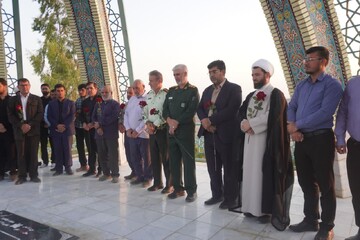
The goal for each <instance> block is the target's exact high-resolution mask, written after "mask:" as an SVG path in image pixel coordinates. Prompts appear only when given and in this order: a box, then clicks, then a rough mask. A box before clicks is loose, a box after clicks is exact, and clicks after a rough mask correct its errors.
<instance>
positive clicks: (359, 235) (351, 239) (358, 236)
mask: <svg viewBox="0 0 360 240" xmlns="http://www.w3.org/2000/svg"><path fill="white" fill-rule="evenodd" d="M345 240H360V229H359V231H358V233H357V234H356V235H354V236H352V237H348V238H345Z"/></svg>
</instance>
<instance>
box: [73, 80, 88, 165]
mask: <svg viewBox="0 0 360 240" xmlns="http://www.w3.org/2000/svg"><path fill="white" fill-rule="evenodd" d="M78 93H79V97H78V99H76V101H75V107H76V114H75V116H76V117H75V138H76V149H77V151H78V154H79V162H80V167H79V168H77V169H76V172H82V171H87V170H89V166H88V165H87V159H86V154H85V144H84V142H85V143H86V148H87V149H89V148H90V147H89V145H90V142H89V139H88V138H85V131H84V128H83V125H82V123H81V121H80V114H81V111H82V110H81V108H82V102H83V101H84V100H85V99H86V96H87V94H86V84H85V83H82V84H80V85H79V86H78Z"/></svg>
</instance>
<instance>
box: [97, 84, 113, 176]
mask: <svg viewBox="0 0 360 240" xmlns="http://www.w3.org/2000/svg"><path fill="white" fill-rule="evenodd" d="M101 97H102V99H101V98H99V101H97V102H96V105H95V109H94V111H93V116H92V119H93V121H94V128H95V130H96V131H95V141H96V146H97V150H98V155H99V163H100V165H101V169H102V170H103V173H104V175H102V176H101V177H100V178H99V181H106V180H108V179H111V178H112V180H111V182H112V183H118V182H119V141H118V139H119V131H118V117H119V113H120V104H119V103H118V102H117V101H115V100H114V99H112V91H111V88H110V86H104V87H103V88H102V89H101Z"/></svg>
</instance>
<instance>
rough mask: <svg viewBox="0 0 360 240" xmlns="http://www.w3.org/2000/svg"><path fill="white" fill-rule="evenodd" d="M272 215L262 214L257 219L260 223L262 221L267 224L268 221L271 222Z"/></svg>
mask: <svg viewBox="0 0 360 240" xmlns="http://www.w3.org/2000/svg"><path fill="white" fill-rule="evenodd" d="M270 219H271V218H270V216H269V215H263V216H261V217H258V218H257V221H258V222H259V223H261V224H267V223H269V222H270Z"/></svg>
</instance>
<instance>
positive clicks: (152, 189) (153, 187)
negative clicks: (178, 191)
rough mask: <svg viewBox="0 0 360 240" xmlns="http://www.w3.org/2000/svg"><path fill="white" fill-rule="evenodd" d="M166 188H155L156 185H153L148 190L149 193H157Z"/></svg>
mask: <svg viewBox="0 0 360 240" xmlns="http://www.w3.org/2000/svg"><path fill="white" fill-rule="evenodd" d="M163 188H164V187H163V186H161V185H160V186H155V185H152V186H151V187H149V188H148V189H147V190H148V191H149V192H154V191H157V190H159V189H163Z"/></svg>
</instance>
